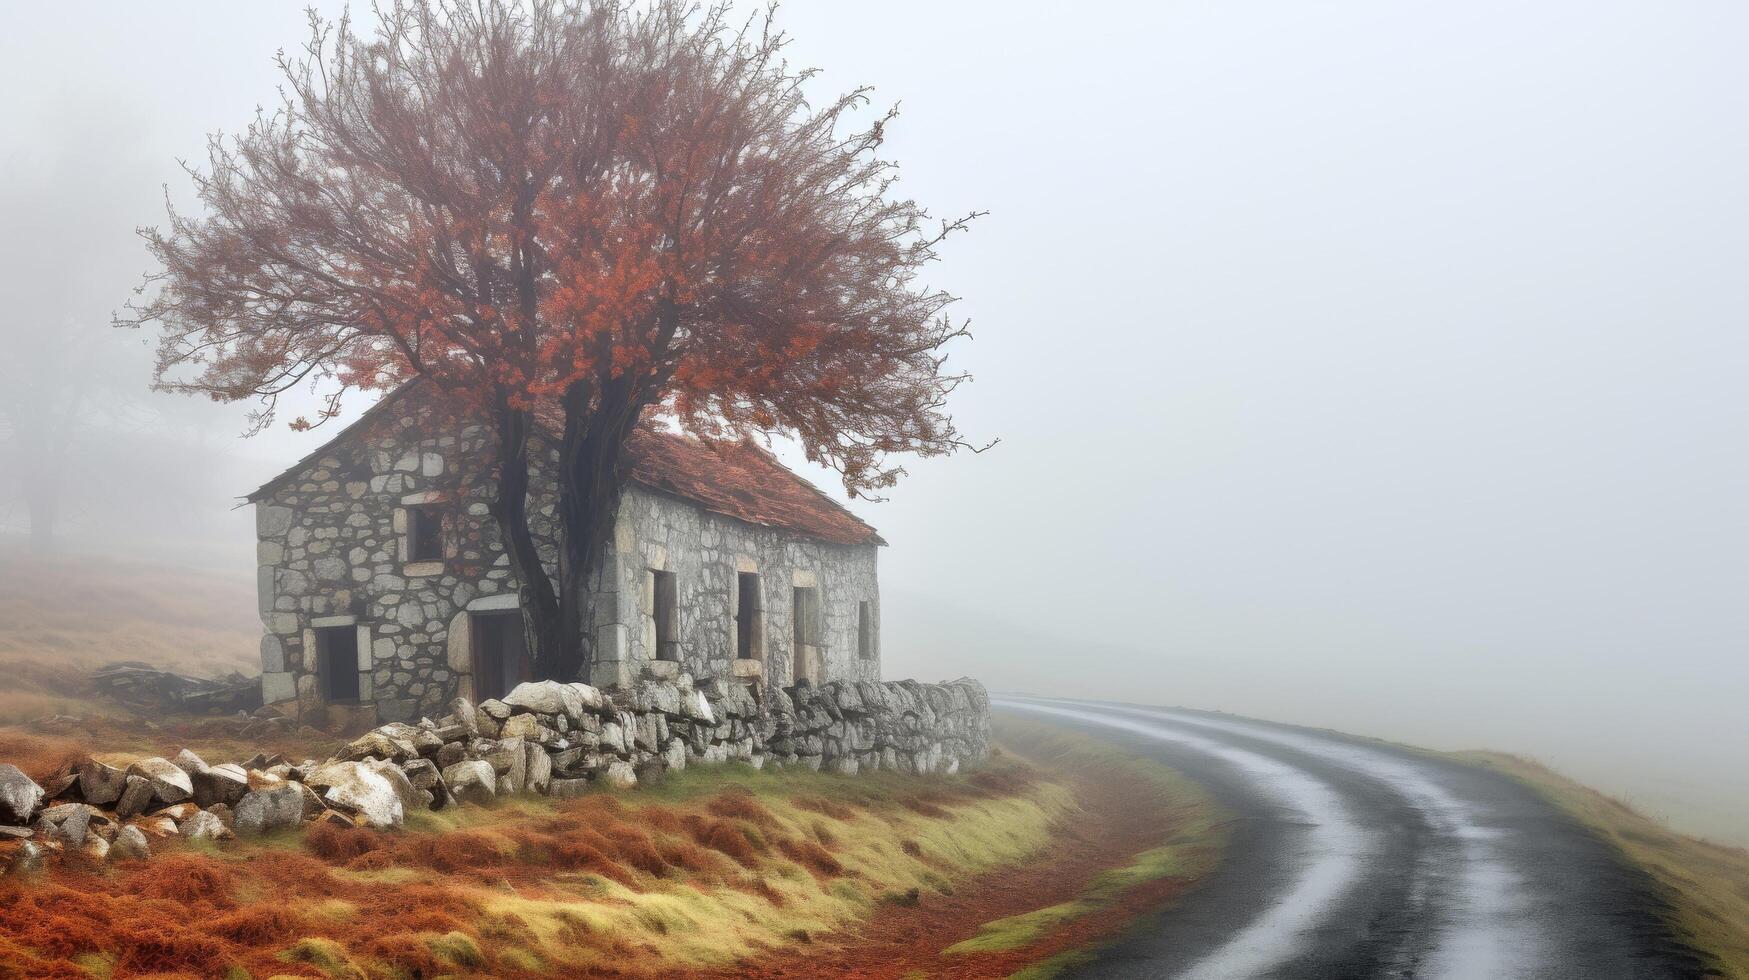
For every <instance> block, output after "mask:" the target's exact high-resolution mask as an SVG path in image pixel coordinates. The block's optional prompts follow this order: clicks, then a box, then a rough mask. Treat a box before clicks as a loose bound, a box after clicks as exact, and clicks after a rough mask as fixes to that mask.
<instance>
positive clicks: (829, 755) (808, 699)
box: [0, 664, 990, 873]
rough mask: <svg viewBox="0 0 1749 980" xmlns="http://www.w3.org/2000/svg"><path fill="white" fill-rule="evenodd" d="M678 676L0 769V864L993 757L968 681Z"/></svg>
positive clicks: (661, 674) (526, 688) (955, 765)
mask: <svg viewBox="0 0 1749 980" xmlns="http://www.w3.org/2000/svg"><path fill="white" fill-rule="evenodd" d="M672 666H673V665H664V664H653V665H650V666H648V667H646V669H645V670H644V672H643V673H642V674H641V675H640V676H639V677H638V679H637V680H636V682H635V683H634V684H631V685H629V686H627V687H625V688H621V689H615V690H610V691H603V690H601V689H598V688H595V687H591V686H589V685H587V684H582V683H570V684H566V683H560V682H557V681H537V682H531V683H527V684H523V685H520V686H519V687H517V688H516V689H515V690H513V691H511V692H510V694H508V695H507V696H506V697H505V698H504V699H503V700H501V701H500V700H492V701H485V702H482V703H480V704H478V705H476V704H473V703H472V702H469V701H467V700H465V699H460V698H458V699H456V700H455V701H454V702H453V703H452V704H451V705H450V706H449V711H448V713H447V714H444V715H443V716H441V717H439V718H436V719H432V718H421V719H420V720H419V721H417V722H413V723H406V722H391V723H389V724H387V725H383V726H381V727H379V728H376V729H374V730H372V731H370V732H367V733H366V734H365V735H363V736H361V737H359V738H358V739H355V740H354V741H353V742H351V743H350V744H348V745H347V746H346V747H345V748H344V749H342V750H341V751H340V752H339V753H338V754H336V755H335V756H334V757H333V758H331V759H327V760H323V761H317V760H304V761H301V762H292V761H290V760H286V759H283V758H278V757H268V756H263V755H257V756H256V757H255V758H253V759H250V760H248V761H246V762H243V763H222V764H218V765H209V764H208V763H207V762H206V761H205V760H203V759H201V758H200V757H198V756H196V755H195V754H194V753H192V752H189V751H186V750H185V751H183V752H181V753H179V754H178V755H177V756H176V757H175V758H174V759H161V758H154V759H142V760H140V761H138V762H136V763H134V764H133V765H131V766H129V767H128V768H126V769H117V768H112V767H110V766H106V765H103V764H102V763H98V762H88V763H86V764H85V765H84V766H83V767H81V768H80V769H78V770H76V771H74V772H71V773H68V774H66V776H65V777H64V778H62V779H61V780H59V781H58V782H57V783H56V784H55V785H52V786H47V787H45V786H39V785H38V784H36V783H35V782H34V781H32V780H31V779H30V778H29V777H27V776H26V775H25V774H24V773H22V772H20V771H19V770H18V769H17V768H16V767H13V766H11V765H4V764H0V865H3V866H5V867H6V868H7V869H8V870H9V871H11V872H15V873H17V872H32V871H35V870H38V869H39V868H41V866H42V865H43V862H44V860H45V858H46V857H47V856H49V855H50V854H52V853H54V852H63V853H66V852H75V851H76V852H79V853H82V854H84V855H85V856H86V857H88V858H90V859H93V860H137V859H143V858H146V857H149V856H150V854H151V850H152V846H153V842H154V841H162V840H164V839H166V838H170V837H180V838H184V839H211V840H225V839H229V838H232V837H234V836H238V835H242V836H249V835H257V834H262V833H268V832H272V831H276V830H283V829H291V828H295V827H298V826H301V825H303V824H305V823H309V822H313V821H329V822H333V823H336V824H341V825H345V826H368V827H374V828H378V829H388V828H393V827H398V826H400V825H401V823H402V822H403V821H404V820H405V819H406V815H407V814H408V813H410V812H413V811H416V810H418V809H420V808H431V809H441V808H444V807H448V806H455V805H460V804H467V803H487V802H490V801H492V800H494V799H497V798H499V797H503V796H507V795H513V794H518V793H539V794H545V795H551V796H557V797H569V796H576V795H580V794H582V793H584V792H587V791H589V790H590V789H592V788H596V787H601V786H608V787H614V788H628V787H632V786H635V785H637V783H638V782H639V781H640V780H645V779H649V778H651V777H654V776H659V775H661V774H663V773H666V772H669V771H672V770H677V769H683V768H685V767H687V766H689V765H701V764H711V763H725V762H742V763H746V764H748V765H752V766H755V767H760V766H766V765H772V766H805V767H808V768H811V769H825V770H828V771H832V772H838V773H845V774H852V775H854V774H856V773H859V772H862V771H864V770H893V771H898V772H906V773H919V774H926V773H944V774H951V773H955V772H958V771H959V770H960V769H961V768H963V767H966V766H970V765H975V764H976V763H978V762H981V761H983V760H984V759H986V758H988V756H989V752H990V701H989V696H988V694H987V693H986V692H985V690H984V687H983V685H982V684H979V683H978V682H977V681H975V680H970V679H961V680H957V681H950V682H947V683H943V684H920V683H918V682H916V681H894V682H887V683H877V682H873V681H842V682H832V683H827V684H822V685H820V686H818V687H815V686H812V685H809V684H805V683H804V684H799V685H796V686H795V687H793V688H790V689H787V690H786V689H781V688H772V689H767V690H766V691H765V692H764V694H763V695H760V694H759V693H758V692H757V691H756V689H755V688H753V687H751V686H748V685H744V684H739V683H734V682H728V683H724V682H719V681H715V680H711V681H704V682H695V681H694V680H693V678H692V677H691V676H690V675H688V674H686V673H684V672H682V671H678V670H669V669H667V668H668V667H672Z"/></svg>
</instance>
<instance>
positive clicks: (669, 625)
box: [650, 571, 680, 660]
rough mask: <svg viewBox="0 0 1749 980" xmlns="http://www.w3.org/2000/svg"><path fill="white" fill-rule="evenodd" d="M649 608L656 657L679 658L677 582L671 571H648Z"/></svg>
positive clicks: (678, 589)
mask: <svg viewBox="0 0 1749 980" xmlns="http://www.w3.org/2000/svg"><path fill="white" fill-rule="evenodd" d="M650 590H651V592H650V594H651V610H652V614H653V615H654V616H655V618H656V659H657V660H679V659H680V615H679V611H678V610H677V608H676V607H677V606H678V605H679V599H680V595H679V592H680V588H679V584H678V583H677V582H676V580H675V578H674V573H673V572H658V571H651V572H650Z"/></svg>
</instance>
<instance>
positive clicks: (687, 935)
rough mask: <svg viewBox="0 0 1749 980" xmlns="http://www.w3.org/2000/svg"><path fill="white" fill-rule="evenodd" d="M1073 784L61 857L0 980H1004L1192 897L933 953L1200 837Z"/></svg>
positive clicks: (1014, 764) (1129, 778)
mask: <svg viewBox="0 0 1749 980" xmlns="http://www.w3.org/2000/svg"><path fill="white" fill-rule="evenodd" d="M40 758H41V760H42V761H41V763H40V764H41V765H49V764H50V763H52V762H53V761H54V756H53V753H52V751H44V752H43V753H42V754H41V755H40ZM1068 761H1069V759H1068V757H1066V756H1059V757H1053V758H1044V759H1041V760H1040V761H1039V762H1038V763H1036V764H1032V763H1027V762H1023V761H1020V760H1018V759H1016V758H1014V757H1013V756H1011V755H1005V756H1003V757H1001V758H999V759H998V760H997V761H995V762H994V763H993V764H992V765H991V766H990V767H988V768H986V769H983V770H981V771H979V772H975V773H972V774H969V775H964V776H959V777H929V778H920V777H903V776H898V775H896V774H872V775H864V776H861V777H855V778H851V777H843V776H833V775H825V774H819V773H810V772H778V773H769V772H754V771H751V770H748V769H745V768H743V767H709V768H708V769H693V770H688V771H687V772H685V773H681V774H678V775H676V776H675V777H673V778H670V779H669V780H667V781H665V782H664V783H662V784H660V785H656V786H653V787H649V788H646V789H643V790H640V791H638V792H636V793H632V794H625V795H614V794H607V793H601V794H596V795H592V796H589V797H585V798H583V799H580V800H572V801H563V802H558V801H550V800H541V799H533V798H525V799H521V800H517V801H514V802H510V803H506V804H503V805H500V806H497V807H493V808H478V807H464V808H461V809H452V810H446V811H440V812H437V813H431V814H425V815H421V816H420V817H419V818H418V819H417V820H415V821H414V822H413V823H412V824H411V825H410V827H409V829H408V830H407V831H404V832H398V833H377V832H372V831H369V830H364V829H355V828H342V827H334V826H328V825H317V826H315V827H312V828H311V829H310V830H309V831H308V832H307V833H303V834H293V835H288V836H284V837H277V838H269V839H265V840H261V841H255V842H249V843H241V842H238V843H232V844H227V845H224V846H220V847H211V846H204V845H187V844H180V843H165V844H161V845H160V850H161V851H162V853H160V854H159V855H158V856H157V857H156V858H154V859H153V860H152V861H151V862H149V863H144V864H123V865H103V866H94V865H82V864H80V863H79V861H78V859H77V858H72V859H69V860H68V863H66V864H65V865H64V866H61V867H58V868H56V869H53V870H51V871H50V872H48V873H47V874H45V875H43V876H42V877H40V878H36V879H23V880H20V879H15V878H9V879H0V978H7V980H10V978H14V977H18V978H22V977H33V978H34V977H90V976H100V977H115V978H134V977H146V976H178V977H181V976H189V977H209V976H223V977H237V978H241V977H245V976H249V977H263V978H265V977H271V976H299V977H368V978H376V977H383V978H388V977H436V976H443V975H457V976H463V975H482V976H486V975H489V976H511V977H517V976H531V977H532V976H543V977H545V976H635V977H646V976H683V975H685V976H725V977H726V976H738V975H752V976H791V977H811V976H823V975H833V976H859V977H898V976H903V975H905V974H906V973H908V972H911V971H914V970H917V969H919V968H926V970H925V972H928V973H931V974H940V975H951V976H992V975H1006V974H1008V973H1011V972H1013V971H1014V970H1015V969H1017V968H1020V967H1024V966H1027V965H1029V964H1034V963H1037V962H1039V961H1040V960H1049V959H1052V958H1058V957H1061V955H1062V954H1064V953H1065V952H1066V951H1072V950H1074V949H1077V948H1080V947H1082V946H1085V945H1086V944H1088V943H1092V942H1096V941H1098V940H1099V939H1100V938H1101V937H1102V936H1105V935H1108V934H1110V933H1111V932H1112V931H1114V930H1116V929H1117V928H1119V927H1120V926H1121V924H1122V923H1123V922H1124V921H1126V920H1127V919H1128V918H1129V917H1130V916H1131V915H1132V914H1133V913H1135V912H1138V911H1141V910H1142V909H1143V908H1146V907H1153V906H1155V905H1157V904H1158V903H1160V902H1162V901H1166V900H1169V899H1170V897H1171V896H1173V895H1175V894H1177V893H1178V892H1179V891H1182V889H1183V888H1184V887H1185V886H1186V884H1187V880H1188V879H1187V878H1183V877H1179V878H1171V877H1170V876H1149V877H1148V878H1147V879H1146V880H1143V879H1136V880H1135V881H1130V882H1126V883H1125V884H1124V886H1123V887H1122V888H1121V889H1118V890H1116V891H1112V897H1113V899H1114V900H1113V901H1112V902H1110V903H1108V904H1105V905H1102V906H1101V907H1100V908H1099V909H1098V911H1099V912H1100V913H1101V914H1099V915H1090V916H1085V917H1080V918H1077V917H1076V916H1067V917H1061V918H1060V919H1057V918H1054V919H1053V920H1052V921H1051V922H1050V923H1049V924H1048V926H1047V927H1044V928H1039V929H1034V930H1032V931H1030V932H1028V933H1027V934H1025V935H1024V936H1022V937H1021V939H1020V940H1018V941H1014V942H1008V943H1005V944H1001V945H1000V947H999V948H995V947H993V948H990V949H984V950H973V951H970V952H965V951H961V952H956V953H954V954H952V955H950V956H944V955H943V951H944V950H945V949H946V948H947V947H948V946H950V945H952V944H954V943H958V942H964V941H967V940H970V939H974V938H975V937H978V936H980V935H981V934H982V933H983V932H984V931H987V930H986V927H987V926H988V925H989V924H990V923H991V922H992V920H996V921H1001V920H1004V919H1006V918H1009V917H1013V916H1024V915H1025V914H1027V913H1029V912H1031V911H1032V910H1034V909H1035V908H1037V907H1038V906H1039V905H1040V904H1043V905H1047V906H1054V905H1056V904H1059V903H1061V902H1063V901H1065V900H1068V899H1073V898H1075V896H1077V895H1081V894H1084V893H1086V892H1087V890H1088V889H1089V887H1091V886H1093V885H1095V884H1097V883H1098V882H1100V881H1102V880H1105V879H1103V878H1102V877H1101V874H1102V872H1105V871H1107V870H1108V869H1110V868H1123V867H1126V866H1128V865H1132V864H1133V863H1134V862H1135V859H1136V857H1137V855H1141V854H1146V853H1150V849H1157V848H1158V846H1159V845H1160V844H1161V843H1162V842H1164V841H1170V840H1174V839H1178V840H1180V842H1181V843H1182V842H1183V835H1184V832H1185V831H1186V829H1187V828H1190V827H1191V826H1192V825H1193V824H1194V823H1195V820H1196V819H1200V818H1206V817H1207V811H1206V809H1204V808H1203V806H1202V804H1201V803H1200V802H1199V800H1197V799H1180V800H1174V801H1168V800H1165V799H1163V797H1162V796H1161V793H1162V792H1163V791H1165V789H1166V788H1167V787H1169V786H1171V785H1173V784H1172V783H1171V781H1170V779H1169V778H1166V780H1165V781H1161V779H1156V778H1152V777H1150V776H1149V774H1146V773H1138V771H1137V770H1136V769H1135V768H1134V767H1133V765H1131V764H1130V763H1125V762H1122V761H1116V762H1113V761H1111V760H1109V759H1106V760H1100V759H1093V758H1090V757H1088V756H1085V755H1083V756H1079V757H1076V758H1075V759H1074V760H1073V762H1074V765H1073V766H1069V765H1064V764H1063V763H1066V762H1068ZM1071 769H1073V770H1074V773H1073V775H1071V771H1070V770H1071ZM1138 775H1141V776H1142V777H1143V778H1139V779H1138V778H1137V776H1138ZM1167 803H1170V804H1171V805H1167V806H1162V804H1167ZM1150 808H1152V809H1153V811H1154V812H1155V813H1156V814H1157V815H1164V816H1165V817H1166V819H1165V820H1164V821H1163V820H1162V819H1160V818H1159V816H1156V817H1155V818H1154V819H1148V818H1147V817H1146V816H1145V815H1146V814H1147V813H1148V812H1149V810H1150ZM1196 826H1199V827H1200V826H1204V824H1196ZM1175 835H1176V836H1175ZM1206 845H1208V841H1207V840H1204V839H1201V838H1199V843H1197V844H1196V846H1197V847H1203V846H1206ZM1197 853H1199V854H1202V853H1204V852H1202V851H1198V852H1197ZM1204 856H1207V855H1206V854H1204ZM1107 890H1108V891H1110V890H1111V889H1107ZM1119 897H1121V898H1123V899H1124V901H1122V902H1119V901H1116V899H1117V898H1119ZM1009 934H1012V930H1009Z"/></svg>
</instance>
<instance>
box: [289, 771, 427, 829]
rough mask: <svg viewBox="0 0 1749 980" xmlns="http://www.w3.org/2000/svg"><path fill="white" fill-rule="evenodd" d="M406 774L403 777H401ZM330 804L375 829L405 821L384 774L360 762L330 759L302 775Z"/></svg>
mask: <svg viewBox="0 0 1749 980" xmlns="http://www.w3.org/2000/svg"><path fill="white" fill-rule="evenodd" d="M404 778H405V777H403V779H404ZM304 783H305V784H306V785H308V786H309V787H310V788H311V789H314V790H316V791H317V792H318V793H320V794H321V796H322V799H323V801H324V802H326V803H327V804H328V805H329V806H331V807H333V808H335V809H338V810H344V811H346V812H348V813H351V814H353V815H354V816H356V817H359V818H362V819H363V821H364V823H365V824H366V825H367V826H370V827H374V828H376V829H378V830H383V829H387V828H390V827H399V826H400V825H401V824H402V822H404V821H405V820H406V817H407V811H406V808H405V807H403V806H402V805H401V797H400V794H399V793H397V792H396V791H395V786H394V785H393V784H392V783H390V782H389V781H388V780H387V779H386V778H384V777H383V775H382V774H381V773H379V772H377V771H375V770H373V769H372V768H371V767H369V766H367V765H365V764H364V763H362V762H330V763H328V764H327V765H325V766H320V767H318V768H317V769H316V770H315V771H314V772H311V773H310V774H309V775H307V776H305V777H304Z"/></svg>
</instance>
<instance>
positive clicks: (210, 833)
mask: <svg viewBox="0 0 1749 980" xmlns="http://www.w3.org/2000/svg"><path fill="white" fill-rule="evenodd" d="M178 831H179V832H180V833H181V834H182V837H183V839H184V840H223V839H225V838H226V837H229V836H231V831H230V830H229V829H228V828H227V827H226V826H225V823H224V821H222V820H220V819H219V818H218V817H216V816H214V815H212V814H210V813H208V812H207V811H205V810H201V811H200V812H198V813H196V814H195V815H194V816H192V817H189V818H188V819H187V820H184V821H183V822H182V826H181V827H179V828H178Z"/></svg>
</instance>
